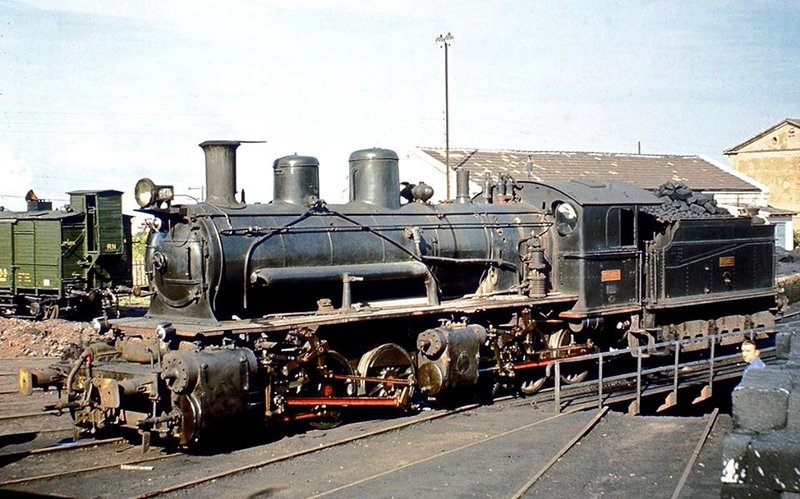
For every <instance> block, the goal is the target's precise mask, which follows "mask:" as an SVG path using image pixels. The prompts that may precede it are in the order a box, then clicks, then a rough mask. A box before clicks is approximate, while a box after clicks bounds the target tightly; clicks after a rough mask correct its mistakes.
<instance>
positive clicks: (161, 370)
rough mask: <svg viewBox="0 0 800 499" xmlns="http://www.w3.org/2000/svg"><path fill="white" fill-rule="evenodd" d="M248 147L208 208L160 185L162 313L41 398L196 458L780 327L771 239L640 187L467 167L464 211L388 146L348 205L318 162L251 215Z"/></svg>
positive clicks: (102, 324)
mask: <svg viewBox="0 0 800 499" xmlns="http://www.w3.org/2000/svg"><path fill="white" fill-rule="evenodd" d="M239 145H240V144H239V143H238V142H222V141H215V142H205V143H203V144H200V146H201V147H202V148H203V149H204V151H205V155H206V182H207V190H208V193H207V197H206V199H205V201H204V202H199V203H197V204H190V205H177V204H173V197H172V192H173V189H172V187H171V186H166V185H157V184H155V183H154V182H152V181H151V180H149V179H142V180H141V181H139V183H138V184H137V186H136V199H137V202H138V204H139V205H140V206H141V208H142V211H143V212H145V213H147V214H150V215H152V216H153V219H152V220H151V222H150V225H149V227H150V236H149V242H148V244H147V250H146V261H147V266H148V267H147V273H148V275H149V279H150V284H151V288H152V290H153V292H154V294H153V296H152V301H151V305H150V309H149V312H148V313H147V315H146V316H145V317H141V318H135V319H119V320H111V321H106V320H100V321H97V327H98V329H110V331H111V332H113V340H111V341H109V342H105V343H96V344H92V345H89V346H88V347H86V348H85V349H84V350H83V352H82V353H80V355H78V356H77V358H75V359H70V360H64V361H63V362H61V363H59V364H57V365H55V366H53V367H52V368H50V369H47V370H43V371H31V370H23V371H22V372H21V373H20V386H21V390H22V391H23V392H29V391H30V390H32V389H33V388H34V387H45V386H51V385H58V386H60V387H62V388H63V389H64V393H65V394H66V399H65V400H64V401H63V402H61V403H60V404H58V406H57V408H60V409H64V410H69V411H70V412H71V414H72V415H73V417H74V419H75V424H76V426H78V427H80V428H84V429H89V430H96V429H100V428H103V427H107V426H122V427H131V428H135V429H138V430H139V431H140V432H141V433H142V434H143V435H144V436H145V437H146V438H149V436H150V435H151V434H160V435H161V436H165V437H170V438H174V439H175V440H177V441H178V442H179V443H180V444H182V445H189V444H193V443H196V442H198V441H200V440H202V439H203V438H205V437H206V436H207V435H208V434H210V433H212V432H213V431H214V430H215V429H220V428H224V427H226V426H228V425H231V424H237V423H239V422H242V421H253V420H255V421H267V422H272V421H302V420H308V421H309V423H310V424H312V425H315V426H322V427H324V426H328V425H332V424H335V423H336V422H337V421H338V420H339V418H340V417H341V415H342V413H343V412H344V411H345V410H352V409H353V408H356V407H399V408H405V407H409V405H410V404H411V403H412V402H413V401H415V400H416V401H419V400H435V399H442V398H449V397H451V396H457V395H459V394H464V393H471V392H475V391H476V390H479V389H480V390H484V389H485V390H492V389H494V388H496V387H497V386H506V387H513V388H514V389H517V390H519V391H521V392H523V393H533V392H535V391H536V390H538V389H539V388H541V386H542V385H543V383H544V382H545V380H546V378H547V376H548V374H549V371H550V370H549V369H547V366H548V365H549V364H551V363H552V362H553V361H554V360H557V359H563V358H567V357H574V356H579V355H583V354H586V353H588V352H593V351H597V350H598V349H604V348H609V347H613V346H617V347H618V346H620V345H631V346H635V347H638V346H639V345H642V346H644V344H647V345H649V346H651V347H652V345H654V344H655V343H656V342H658V341H662V340H666V339H675V338H685V337H690V338H696V337H702V336H703V335H707V334H709V333H715V332H726V331H735V330H737V329H738V330H744V329H746V328H748V327H751V326H761V325H769V324H772V323H773V322H774V318H773V315H772V313H771V312H770V310H774V309H775V306H776V292H775V289H774V264H773V232H772V227H771V226H769V225H763V224H757V223H754V220H753V219H750V218H736V217H731V216H729V215H725V214H720V213H717V214H714V212H716V211H717V210H716V209H715V208H714V206H713V203H712V204H710V205H709V206H708V208H709V212H704V213H702V214H701V213H697V212H695V213H690V214H688V215H686V214H683V215H680V213H679V212H675V211H674V210H671V209H668V208H669V207H670V206H671V205H670V204H669V203H670V200H669V199H668V200H666V201H665V200H664V199H660V198H658V197H656V196H655V195H654V194H652V193H650V192H648V191H644V190H642V189H638V188H634V187H631V186H629V185H624V184H619V183H601V182H592V181H586V180H571V181H559V182H550V183H548V184H544V183H538V182H531V181H521V180H519V179H517V180H515V179H512V178H510V177H508V176H501V177H500V178H498V179H490V178H487V179H485V180H484V188H483V193H482V194H480V195H478V196H476V197H475V198H470V196H469V177H468V172H466V171H465V170H459V171H458V176H457V186H458V191H457V197H456V199H455V200H454V202H447V203H443V204H439V205H433V204H431V203H429V199H430V198H431V196H432V194H433V192H432V189H431V188H430V187H428V186H427V185H425V184H424V183H419V184H417V185H414V186H412V185H410V184H407V185H406V188H405V189H403V191H402V194H403V196H402V197H403V198H405V199H408V200H409V202H408V203H405V204H401V190H400V187H399V186H400V181H399V180H400V178H399V170H398V157H397V155H396V154H395V153H394V152H393V151H390V150H386V149H368V150H362V151H357V152H354V153H353V154H352V155H351V156H350V202H349V203H347V204H343V205H329V204H326V203H325V202H324V201H323V200H321V199H320V198H319V183H318V178H319V176H318V167H319V164H318V162H317V160H316V159H315V158H313V157H307V156H287V157H283V158H280V159H278V160H276V161H275V163H274V200H273V201H272V202H270V203H268V204H260V203H255V204H247V203H245V202H243V201H242V200H238V199H237V198H236V157H235V151H236V149H237V147H238V146H239ZM242 197H243V196H242ZM697 211H702V210H697ZM676 213H678V215H680V216H677V215H676ZM693 345H694V347H695V348H703V347H704V346H705V347H707V346H708V344H707V342H706V344H705V345H703V342H695V343H693ZM561 375H562V377H563V380H564V381H565V382H567V383H570V382H577V381H580V380H582V379H583V378H584V376H585V371H584V372H581V371H580V370H573V371H566V370H564V371H562V372H561Z"/></svg>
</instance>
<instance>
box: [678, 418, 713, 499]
mask: <svg viewBox="0 0 800 499" xmlns="http://www.w3.org/2000/svg"><path fill="white" fill-rule="evenodd" d="M718 415H719V409H717V408H715V409H714V412H712V413H711V415H710V416H709V417H708V423H707V424H706V427H705V429H704V430H703V433H702V434H701V435H700V439H699V440H698V442H697V445H696V446H695V448H694V452H692V455H691V457H689V462H687V463H686V468H684V470H683V475H681V479H680V480H679V481H678V485H676V486H675V491H674V492H673V493H672V499H678V497H680V495H681V491H683V487H684V486H685V485H686V481H687V480H688V479H689V474H690V473H691V472H692V468H693V467H694V463H695V462H696V461H697V457H698V456H699V455H700V451H701V450H703V445H705V443H706V440H708V435H709V433H711V429H712V428H713V427H714V424H715V423H716V422H717V416H718Z"/></svg>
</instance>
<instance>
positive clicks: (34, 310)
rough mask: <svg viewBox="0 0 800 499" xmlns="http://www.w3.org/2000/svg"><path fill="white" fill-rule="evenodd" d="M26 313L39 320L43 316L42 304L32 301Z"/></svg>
mask: <svg viewBox="0 0 800 499" xmlns="http://www.w3.org/2000/svg"><path fill="white" fill-rule="evenodd" d="M28 312H29V313H30V314H31V316H33V318H34V319H37V320H38V319H41V318H42V317H43V316H44V307H42V302H40V301H32V302H31V303H30V305H28Z"/></svg>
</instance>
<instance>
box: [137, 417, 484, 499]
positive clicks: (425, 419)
mask: <svg viewBox="0 0 800 499" xmlns="http://www.w3.org/2000/svg"><path fill="white" fill-rule="evenodd" d="M477 407H480V405H479V404H469V405H465V406H462V407H458V408H456V409H452V410H449V411H445V412H442V413H438V414H431V415H430V416H424V417H422V418H418V419H415V420H413V421H404V422H402V423H398V424H396V425H392V426H389V427H386V428H380V429H377V430H373V431H370V432H367V433H364V434H362V435H356V436H353V437H347V438H343V439H341V440H337V441H334V442H329V443H327V444H323V445H320V446H317V447H312V448H308V449H303V450H299V451H296V452H292V453H289V454H286V455H283V456H278V457H274V458H270V459H267V460H265V461H259V462H257V463H251V464H246V465H244V466H239V467H237V468H233V469H230V470H226V471H222V472H219V473H215V474H213V475H208V476H205V477H203V478H198V479H196V480H191V481H188V482H184V483H180V484H177V485H171V486H169V487H164V488H161V489H158V490H155V491H152V492H147V493H145V494H142V495H139V496H135V497H136V499H143V498H147V497H154V496H157V495H161V494H166V493H169V492H174V491H176V490H183V489H188V488H190V487H193V486H195V485H199V484H201V483H205V482H210V481H213V480H219V479H220V478H225V477H229V476H233V475H237V474H239V473H244V472H246V471H250V470H254V469H258V468H263V467H265V466H269V465H271V464H276V463H280V462H284V461H290V460H292V459H295V458H297V457H301V456H305V455H307V454H313V453H315V452H318V451H322V450H326V449H330V448H333V447H339V446H341V445H346V444H349V443H351V442H357V441H359V440H365V439H367V438H371V437H374V436H377V435H382V434H384V433H389V432H392V431H396V430H400V429H403V428H407V427H410V426H414V425H417V424H420V423H426V422H428V421H433V420H435V419H441V418H444V417H447V416H452V415H454V414H458V413H461V412H465V411H468V410H471V409H475V408H477Z"/></svg>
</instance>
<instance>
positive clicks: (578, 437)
mask: <svg viewBox="0 0 800 499" xmlns="http://www.w3.org/2000/svg"><path fill="white" fill-rule="evenodd" d="M606 413H608V406H605V407H603V408H602V409H600V410H599V411H597V414H595V416H594V417H593V418H592V420H591V421H589V422H588V423H586V426H584V427H583V428H581V429H580V431H578V433H577V434H576V435H575V436H574V437H572V439H571V440H570V441H569V442H567V443H566V444H565V445H564V447H562V448H561V449H560V450H559V451H558V452H556V454H555V455H554V456H553V457H552V458H550V460H549V461H547V464H545V465H544V466H542V468H541V469H540V470H539V471H537V472H536V474H535V475H533V476H532V477H531V479H530V480H528V481H527V482H525V485H523V486H522V488H520V489H519V490H518V491H517V493H516V494H514V495H513V496H511V497H512V498H513V499H520V498H521V497H522V496H523V495H525V493H526V492H527V491H528V490H530V488H531V487H533V484H535V483H536V481H537V480H539V479H540V478H541V477H542V476H544V474H545V473H547V470H549V469H550V468H552V467H553V465H554V464H556V463H557V462H558V460H559V459H561V458H562V457H564V454H566V453H567V452H569V450H570V449H571V448H573V447H574V446H575V444H577V443H578V442H579V441H580V440H581V439H582V438H583V437H585V436H586V435H587V434H588V433H589V432H590V431H591V430H592V428H594V427H595V425H597V423H598V421H600V420H601V419H603V417H604V416H605V415H606Z"/></svg>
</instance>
